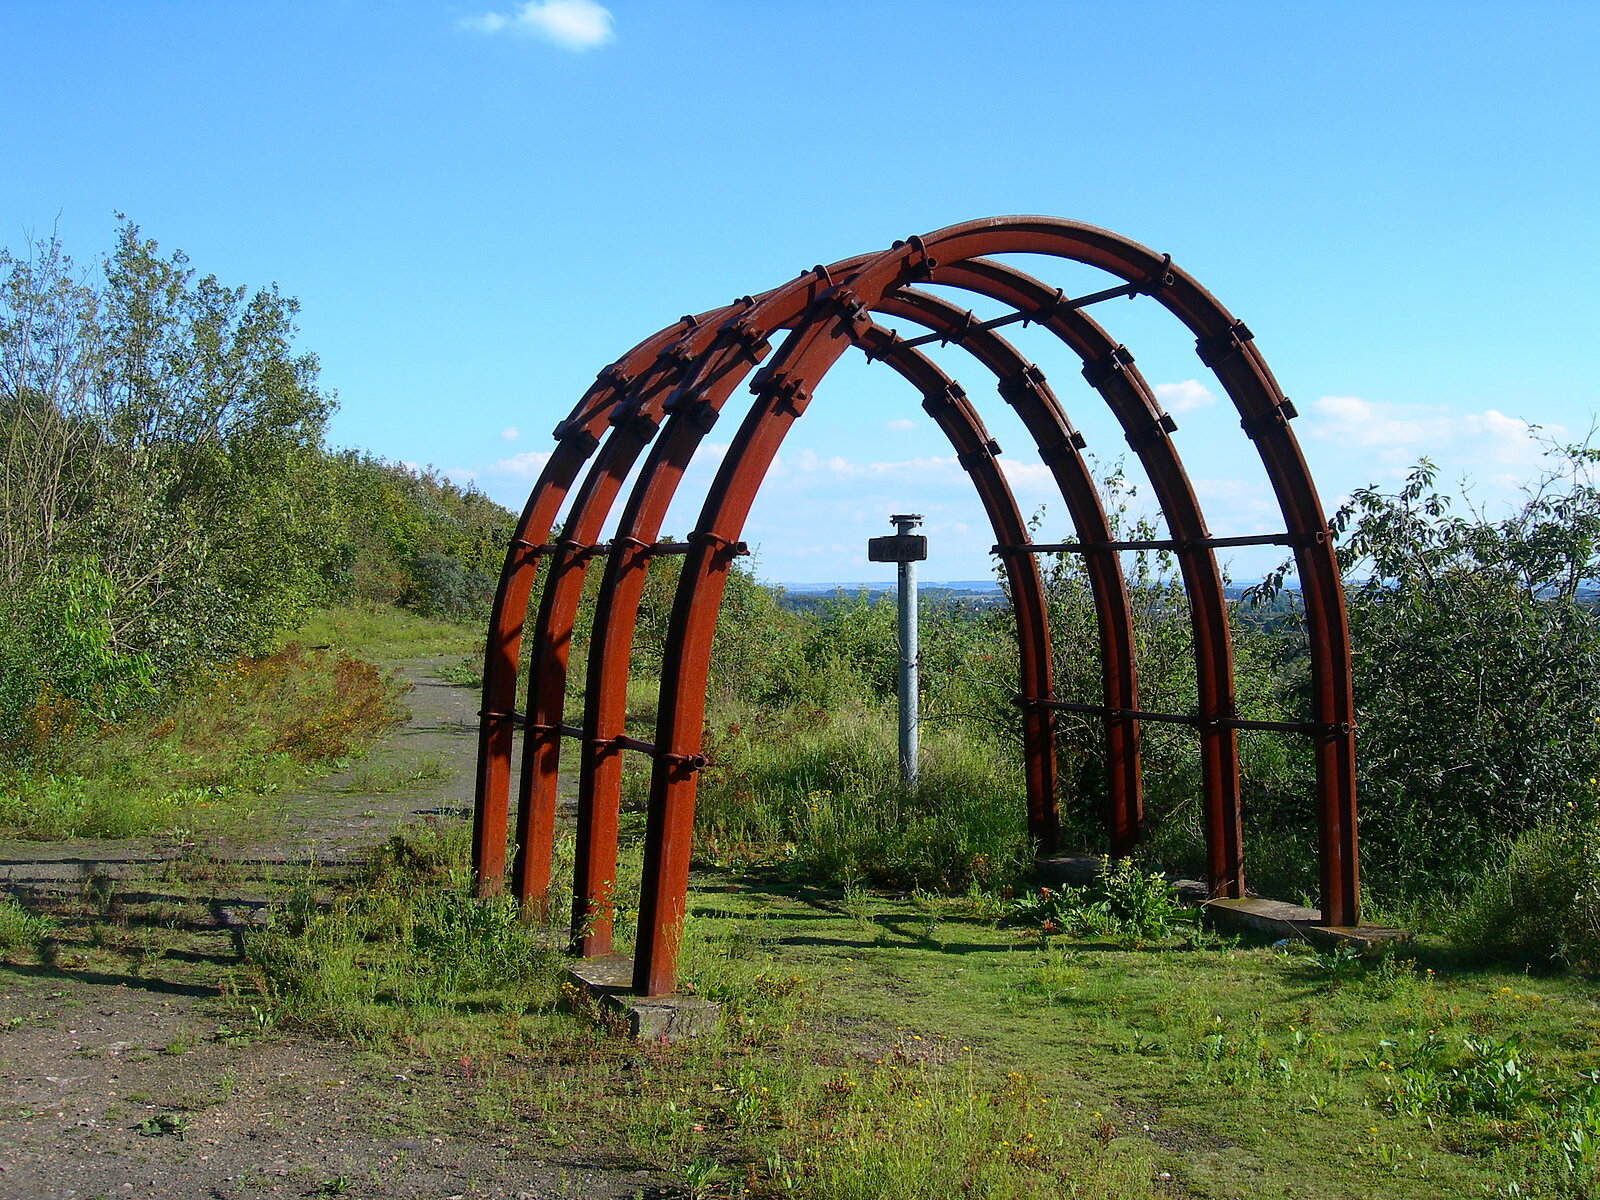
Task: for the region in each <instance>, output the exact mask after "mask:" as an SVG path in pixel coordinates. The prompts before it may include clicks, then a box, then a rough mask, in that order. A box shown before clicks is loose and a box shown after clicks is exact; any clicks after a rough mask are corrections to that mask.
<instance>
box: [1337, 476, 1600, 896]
mask: <svg viewBox="0 0 1600 1200" xmlns="http://www.w3.org/2000/svg"><path fill="white" fill-rule="evenodd" d="M1547 462H1548V463H1549V466H1548V469H1547V470H1546V471H1545V473H1544V474H1543V475H1542V476H1541V477H1540V478H1539V479H1538V480H1537V481H1536V482H1535V483H1533V484H1532V485H1531V486H1530V487H1529V488H1528V489H1527V491H1526V493H1525V495H1524V497H1523V500H1522V503H1521V504H1520V505H1519V506H1518V508H1517V509H1516V510H1515V511H1514V512H1512V513H1511V514H1510V515H1508V516H1506V517H1504V518H1502V519H1499V520H1490V519H1488V518H1487V517H1486V516H1484V515H1483V514H1482V513H1479V512H1472V511H1468V512H1466V513H1462V512H1458V511H1457V510H1456V507H1455V504H1454V502H1453V501H1452V500H1451V498H1449V497H1447V496H1443V495H1441V494H1440V493H1439V492H1438V491H1437V490H1436V488H1435V475H1436V471H1435V469H1434V467H1433V466H1432V464H1430V463H1428V462H1426V461H1424V462H1422V463H1420V464H1419V465H1418V466H1417V467H1416V468H1415V469H1414V470H1413V471H1412V472H1411V474H1410V476H1409V477H1408V478H1407V480H1406V482H1405V484H1404V486H1403V487H1402V488H1401V489H1400V490H1399V491H1398V492H1396V493H1393V494H1385V493H1382V492H1379V491H1378V490H1377V489H1375V488H1371V487H1368V488H1363V489H1361V490H1359V491H1357V492H1356V493H1354V495H1353V496H1352V497H1351V499H1350V501H1349V502H1348V503H1347V504H1346V505H1345V506H1343V508H1341V510H1340V511H1339V513H1338V514H1337V515H1336V517H1335V520H1334V522H1333V523H1334V526H1335V528H1336V530H1337V531H1338V532H1340V534H1341V543H1340V555H1341V564H1342V566H1343V568H1344V571H1345V573H1346V577H1347V579H1349V580H1350V582H1349V583H1347V585H1346V588H1347V603H1348V607H1349V615H1350V628H1351V637H1352V642H1353V646H1354V667H1355V684H1356V704H1357V715H1358V719H1359V721H1360V730H1359V733H1358V735H1357V736H1358V749H1359V756H1360V757H1359V767H1360V771H1361V778H1360V786H1361V807H1362V824H1361V831H1362V838H1363V865H1364V868H1365V869H1366V870H1367V872H1368V874H1369V875H1371V876H1373V877H1375V878H1378V879H1380V880H1381V881H1382V882H1383V883H1384V884H1387V885H1388V886H1389V887H1391V888H1393V889H1397V890H1403V891H1419V890H1425V889H1427V888H1429V887H1431V886H1435V885H1438V884H1441V883H1444V884H1455V883H1459V882H1461V881H1463V880H1465V879H1466V878H1467V877H1468V876H1470V875H1471V874H1473V873H1475V872H1476V870H1477V869H1478V867H1479V865H1480V859H1481V850H1482V848H1483V847H1484V846H1485V845H1486V844H1492V843H1493V842H1495V841H1496V840H1497V839H1499V838H1501V837H1504V836H1509V835H1512V834H1515V833H1517V832H1518V831H1521V830H1525V829H1529V828H1531V827H1533V826H1535V825H1538V824H1540V823H1542V822H1546V821H1549V820H1551V819H1553V818H1556V817H1559V816H1561V815H1562V814H1564V813H1565V812H1566V811H1567V806H1568V805H1569V804H1571V803H1574V802H1575V800H1576V799H1577V798H1578V797H1579V796H1581V795H1582V794H1584V793H1585V792H1586V790H1587V781H1588V780H1589V779H1590V778H1591V777H1593V776H1595V775H1596V774H1597V772H1600V612H1597V610H1596V606H1595V597H1594V594H1593V592H1592V591H1586V590H1585V588H1586V585H1590V584H1592V582H1593V581H1594V580H1595V579H1596V578H1600V488H1597V486H1596V481H1595V470H1596V466H1597V464H1600V453H1597V452H1596V451H1594V450H1592V449H1589V448H1586V447H1569V448H1567V449H1565V450H1557V449H1555V448H1551V449H1550V452H1549V455H1548V459H1547Z"/></svg>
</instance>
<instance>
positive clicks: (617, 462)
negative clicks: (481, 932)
mask: <svg viewBox="0 0 1600 1200" xmlns="http://www.w3.org/2000/svg"><path fill="white" fill-rule="evenodd" d="M727 311H728V310H727V309H724V310H721V311H720V312H719V313H718V314H717V315H716V317H714V318H712V320H711V321H710V322H707V323H705V324H697V325H695V326H694V327H692V328H690V329H689V330H687V331H686V332H685V335H684V336H683V337H682V338H681V339H678V340H676V341H672V342H671V343H669V344H668V345H667V346H665V347H664V348H662V349H661V350H660V351H659V352H658V353H657V355H656V357H655V359H654V361H653V362H651V363H650V365H649V366H648V367H646V368H645V369H644V370H643V371H642V372H640V373H639V374H638V376H637V377H636V378H635V379H634V380H633V381H632V384H631V386H630V387H629V388H628V389H627V391H626V392H625V393H624V395H623V396H622V397H621V398H620V399H619V400H617V401H616V402H615V403H614V404H613V406H612V409H611V411H610V413H608V414H607V416H606V421H607V423H608V424H609V425H610V426H611V432H610V433H609V434H608V435H607V436H606V438H605V441H604V442H603V443H602V445H601V448H600V451H599V453H598V454H597V455H595V456H594V459H593V462H592V463H591V465H590V467H589V470H588V473H587V474H586V475H585V477H584V480H583V483H582V485H581V486H580V487H579V489H578V493H577V495H576V496H575V497H574V499H573V503H572V508H571V511H570V512H569V513H568V516H567V520H566V523H565V525H564V527H563V530H562V536H561V539H560V540H559V541H558V542H556V543H555V545H554V548H553V549H552V551H551V564H550V570H549V572H548V574H547V576H546V578H545V585H544V591H543V594H542V596H541V598H540V604H539V612H538V616H537V619H536V621H535V623H534V630H533V638H532V641H533V652H532V654H531V655H530V658H529V664H528V701H527V721H526V725H525V728H524V740H523V752H522V778H521V787H520V791H519V804H518V807H517V856H516V860H515V865H514V868H513V871H512V886H513V888H514V889H515V891H516V893H517V895H518V897H519V898H520V899H521V900H522V901H523V902H524V903H525V904H531V905H534V906H536V907H539V908H542V907H543V905H544V903H545V900H546V897H547V894H548V892H549V886H550V864H551V853H552V850H553V847H554V835H555V810H556V785H557V773H558V771H559V769H560V758H561V741H562V732H561V728H562V723H563V720H564V708H565V701H566V691H567V658H568V653H569V651H570V648H571V641H572V629H573V620H574V618H575V616H576V615H577V611H578V604H579V601H580V600H581V598H582V592H583V581H584V577H585V575H586V574H587V570H588V564H589V560H590V558H591V557H592V556H593V552H594V546H595V540H596V539H597V538H598V537H599V534H600V529H601V526H602V525H603V524H604V522H605V519H606V516H607V515H608V514H609V512H610V510H611V506H612V504H613V503H614V501H615V499H616V496H617V494H618V492H620V490H621V488H622V484H623V483H624V481H625V480H626V479H627V476H628V472H629V471H630V470H631V469H632V467H633V464H634V462H635V460H636V459H637V458H638V455H639V452H640V451H641V450H643V448H644V447H645V446H646V445H648V444H649V443H650V441H651V440H652V439H653V438H654V437H655V434H656V427H657V424H658V422H659V421H660V418H661V407H662V406H661V400H662V398H663V396H664V395H665V394H666V392H668V391H669V390H670V389H671V388H672V387H673V386H674V385H675V384H676V382H677V379H678V372H679V369H680V368H681V366H682V364H683V363H684V362H686V361H688V360H689V359H690V358H691V357H692V356H693V355H694V353H695V352H697V351H698V350H699V349H701V348H703V346H704V345H705V344H706V343H707V342H709V341H710V340H711V338H712V337H713V336H714V335H715V332H716V329H717V328H718V326H719V324H720V320H719V319H718V318H720V317H723V316H725V315H726V313H727Z"/></svg>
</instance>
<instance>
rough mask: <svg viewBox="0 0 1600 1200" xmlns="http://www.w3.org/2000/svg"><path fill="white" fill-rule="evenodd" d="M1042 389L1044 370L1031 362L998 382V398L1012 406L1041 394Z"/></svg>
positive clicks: (1043, 386)
mask: <svg viewBox="0 0 1600 1200" xmlns="http://www.w3.org/2000/svg"><path fill="white" fill-rule="evenodd" d="M1044 389H1045V378H1044V372H1043V371H1041V370H1040V369H1039V368H1038V367H1036V366H1034V364H1032V363H1029V364H1028V365H1027V366H1025V367H1023V368H1022V370H1020V371H1017V372H1016V373H1015V374H1012V375H1007V376H1006V377H1005V378H1003V379H1001V380H1000V383H999V391H1000V398H1001V399H1002V400H1004V401H1005V402H1006V403H1007V404H1010V405H1012V406H1013V407H1015V406H1016V405H1018V404H1023V403H1026V402H1027V401H1029V400H1031V399H1035V398H1037V397H1039V396H1042V395H1043V393H1044Z"/></svg>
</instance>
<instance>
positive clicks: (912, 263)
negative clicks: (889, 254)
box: [889, 233, 939, 280]
mask: <svg viewBox="0 0 1600 1200" xmlns="http://www.w3.org/2000/svg"><path fill="white" fill-rule="evenodd" d="M889 248H890V249H891V250H902V249H905V250H909V253H908V254H907V255H906V256H905V271H906V278H907V279H908V280H912V279H927V278H928V277H929V276H931V275H932V274H933V273H934V271H936V270H938V268H939V260H938V259H936V258H933V257H931V256H930V255H929V254H928V248H927V246H925V245H924V244H923V241H922V238H921V237H920V236H919V235H917V234H915V233H914V234H912V235H911V236H910V237H908V238H907V239H906V240H905V241H903V242H898V241H897V242H895V244H894V245H893V246H891V247H889Z"/></svg>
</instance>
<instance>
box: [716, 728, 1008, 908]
mask: <svg viewBox="0 0 1600 1200" xmlns="http://www.w3.org/2000/svg"><path fill="white" fill-rule="evenodd" d="M798 715H799V717H800V720H798V721H797V722H796V723H794V724H790V725H783V726H777V725H773V724H768V725H766V726H763V727H761V728H758V729H756V730H754V731H748V730H741V731H739V733H738V734H737V735H736V737H735V741H734V744H729V740H728V739H726V738H725V739H723V741H721V742H720V743H718V745H717V747H715V748H714V756H716V757H720V758H721V759H722V760H723V762H724V763H725V765H724V766H722V767H720V768H717V769H713V770H712V771H710V772H708V774H707V778H706V780H705V782H704V784H703V786H702V791H701V797H702V798H701V802H700V806H699V812H698V814H697V818H696V822H697V826H698V828H699V830H700V834H699V837H700V839H701V841H702V843H703V845H705V846H706V847H707V852H708V853H710V854H713V855H716V854H719V853H727V852H728V851H729V850H730V849H733V848H736V847H743V848H745V850H746V851H747V852H749V853H752V854H755V855H756V856H766V857H773V856H777V857H779V858H781V859H783V860H784V861H785V862H786V863H787V864H788V866H789V867H790V869H792V870H794V871H795V872H797V873H799V874H801V875H803V876H805V877H807V878H811V879H817V880H826V881H830V882H833V883H838V884H845V883H850V882H853V881H857V880H862V879H866V880H871V881H873V882H875V883H879V884H882V885H885V886H890V887H901V888H913V887H927V888H940V889H961V888H964V887H966V886H967V885H968V884H969V883H974V882H975V883H978V884H992V883H995V882H997V881H1004V880H1009V879H1011V878H1014V877H1015V876H1016V874H1018V873H1019V872H1020V871H1021V870H1022V869H1023V867H1024V864H1025V863H1026V862H1027V861H1028V860H1029V859H1030V857H1031V847H1030V845H1029V843H1028V836H1027V822H1026V803H1025V800H1024V793H1023V787H1022V781H1021V773H1020V771H1019V770H1018V769H1017V768H1016V766H1015V764H1014V763H1011V762H1008V761H1007V758H1006V757H1005V756H1004V755H1002V754H1000V753H997V752H996V749H995V747H993V746H992V745H989V744H988V740H987V739H986V738H984V737H983V736H982V734H981V731H978V732H977V733H976V734H975V732H974V731H971V730H967V731H957V730H950V729H934V730H930V731H928V735H927V737H926V738H925V740H924V744H923V752H922V758H921V769H920V773H919V783H918V787H917V788H916V790H915V791H911V790H908V789H907V788H905V787H904V785H902V784H901V782H900V780H899V765H898V758H897V752H896V739H895V717H894V713H893V710H892V709H889V708H887V707H883V706H878V705H865V704H858V705H855V706H851V707H848V708H845V709H843V710H841V711H836V712H832V713H828V712H825V711H822V710H809V709H807V710H805V711H804V712H802V713H800V714H798Z"/></svg>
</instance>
